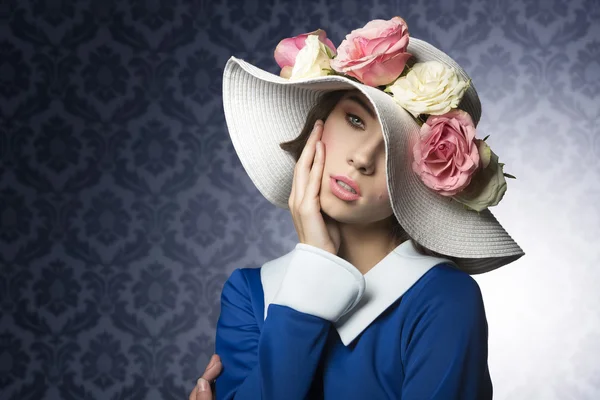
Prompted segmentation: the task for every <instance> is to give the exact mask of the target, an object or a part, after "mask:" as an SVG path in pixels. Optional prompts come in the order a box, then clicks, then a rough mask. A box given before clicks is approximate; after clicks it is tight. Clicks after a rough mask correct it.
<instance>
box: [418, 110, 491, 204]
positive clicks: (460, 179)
mask: <svg viewBox="0 0 600 400" xmlns="http://www.w3.org/2000/svg"><path fill="white" fill-rule="evenodd" d="M420 137H421V139H420V141H418V142H417V143H416V144H415V146H414V147H413V156H414V160H413V163H412V168H413V171H414V172H416V173H417V174H419V176H420V178H421V180H422V181H423V182H424V183H425V185H426V186H427V187H430V188H431V189H434V190H436V191H437V192H438V193H439V194H441V195H443V196H453V195H455V194H456V193H458V192H460V191H461V190H462V189H464V188H465V187H466V186H467V185H468V184H469V183H470V182H471V177H472V175H473V174H474V173H475V172H476V170H477V169H478V168H479V165H480V162H479V161H480V157H479V150H478V148H477V146H478V144H477V142H476V139H475V125H474V124H473V119H472V118H471V116H470V115H469V113H467V112H466V111H463V110H459V109H453V110H451V111H449V112H447V113H446V114H443V115H431V116H429V118H428V119H427V122H426V123H424V124H423V126H421V132H420Z"/></svg>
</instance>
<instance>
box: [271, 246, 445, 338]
mask: <svg viewBox="0 0 600 400" xmlns="http://www.w3.org/2000/svg"><path fill="white" fill-rule="evenodd" d="M293 252H294V250H292V251H290V252H289V253H287V254H285V255H283V256H281V257H279V258H276V259H274V260H271V261H269V262H267V263H265V264H264V265H263V266H262V268H261V269H262V271H261V282H262V286H263V292H264V297H265V309H264V316H265V318H266V315H267V308H268V307H269V304H270V303H271V300H272V299H273V298H274V296H275V294H276V293H277V290H278V289H279V286H280V284H281V281H282V279H283V277H284V275H285V273H286V268H287V266H288V265H289V260H290V257H291V255H292V254H293ZM442 262H449V263H451V264H454V263H453V262H452V261H451V260H449V259H447V258H440V257H432V256H428V255H423V254H421V253H419V252H418V251H417V250H416V249H415V247H414V245H413V242H412V241H411V240H407V241H404V242H402V243H401V244H400V245H398V246H397V247H396V248H395V249H394V250H392V251H391V252H390V253H388V254H387V255H386V256H385V257H384V258H383V259H382V260H381V261H379V262H378V263H377V264H376V265H375V266H374V267H373V268H371V269H370V270H369V271H368V272H367V273H366V274H364V278H365V293H364V295H363V297H362V298H361V300H360V301H359V302H358V304H357V305H356V306H355V307H354V308H353V309H352V310H350V311H349V312H348V313H346V314H345V315H343V316H342V317H341V318H340V319H339V320H337V321H336V322H335V323H334V325H335V327H336V329H337V331H338V333H339V335H340V338H341V339H342V342H343V343H344V345H346V346H347V345H349V344H350V343H351V342H352V341H353V340H354V339H355V338H356V337H357V336H358V335H360V333H361V332H362V331H364V330H365V329H366V328H367V327H368V326H369V325H370V324H371V323H372V322H373V321H374V320H375V319H376V318H377V317H378V316H379V315H380V314H381V313H382V312H383V311H385V310H386V309H387V308H388V307H389V306H390V305H392V303H394V302H395V301H396V300H397V299H398V298H400V297H401V296H402V295H403V294H404V293H405V292H406V291H407V290H408V289H410V287H411V286H412V285H413V284H414V283H415V282H417V281H418V280H419V278H420V277H421V276H423V275H424V274H425V273H426V272H427V271H429V270H430V269H431V268H433V267H434V266H435V265H437V264H439V263H442ZM454 265H455V264H454Z"/></svg>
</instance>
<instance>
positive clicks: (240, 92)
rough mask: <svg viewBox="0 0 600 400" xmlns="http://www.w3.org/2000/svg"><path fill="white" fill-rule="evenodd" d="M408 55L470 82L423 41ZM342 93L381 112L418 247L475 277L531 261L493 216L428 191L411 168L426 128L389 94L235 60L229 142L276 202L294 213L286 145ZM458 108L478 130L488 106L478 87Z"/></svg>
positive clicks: (228, 93)
mask: <svg viewBox="0 0 600 400" xmlns="http://www.w3.org/2000/svg"><path fill="white" fill-rule="evenodd" d="M408 52H409V53H410V54H412V57H414V59H415V60H416V61H417V62H425V61H430V60H435V61H439V62H441V63H443V64H444V65H447V66H450V67H453V68H454V69H455V70H456V71H457V72H458V74H459V76H460V77H461V78H462V79H464V80H465V81H469V80H470V78H469V76H468V75H467V74H466V72H465V71H464V70H463V69H462V68H461V67H460V65H458V64H457V63H456V62H455V61H454V60H453V59H452V58H450V57H449V56H448V55H447V54H445V53H444V52H442V51H441V50H439V49H437V48H436V47H434V46H433V45H431V44H429V43H427V42H425V41H423V40H419V39H417V38H414V37H411V38H410V42H409V44H408ZM341 89H358V90H360V92H362V93H363V94H364V95H365V97H366V98H367V99H368V100H369V101H370V103H371V105H372V107H373V109H374V110H375V113H376V116H377V119H378V120H379V122H380V124H381V129H382V132H383V136H384V141H385V151H386V168H387V189H388V193H389V196H390V199H391V206H392V209H393V212H394V215H395V216H396V218H397V220H398V222H399V223H400V225H402V227H403V228H404V229H405V230H406V232H407V233H408V234H409V235H410V236H411V237H412V238H413V239H414V240H415V241H417V242H418V243H420V244H422V245H423V246H425V247H426V248H429V249H431V250H433V251H435V252H438V253H440V254H442V255H448V256H452V257H455V258H456V259H457V260H458V262H457V264H458V267H459V268H460V269H462V270H463V271H465V272H468V273H470V274H479V273H483V272H487V271H491V270H493V269H496V268H499V267H501V266H503V265H506V264H508V263H510V262H513V261H515V260H517V259H518V258H520V257H521V256H523V255H524V254H525V253H524V252H523V250H522V249H521V247H520V246H519V245H518V244H517V243H516V242H515V241H514V240H513V239H512V238H511V236H510V235H509V234H508V233H507V232H506V230H505V229H504V228H503V227H502V225H501V224H500V223H499V222H498V221H497V219H496V218H495V216H494V215H493V214H492V212H491V211H490V210H489V209H487V208H486V209H484V210H482V211H481V212H475V211H473V210H468V209H466V208H465V207H463V205H462V204H460V203H458V202H456V201H452V199H450V198H449V197H446V196H442V195H440V194H439V193H436V192H435V191H432V190H431V189H430V188H429V187H427V186H425V184H424V183H423V182H422V181H421V179H420V178H419V176H418V175H417V174H415V172H414V171H413V169H412V168H411V163H412V160H413V155H412V148H413V145H414V143H416V141H417V140H419V132H420V125H419V124H418V123H417V121H416V120H415V118H414V117H413V116H412V115H411V114H410V113H409V112H408V111H406V110H405V109H403V108H402V107H400V106H399V105H398V104H397V103H396V102H395V101H394V100H393V99H392V97H391V96H390V95H389V94H388V93H385V92H384V91H383V90H381V89H379V88H377V87H374V86H368V85H365V84H363V83H360V82H357V81H355V80H352V79H349V78H347V77H345V76H341V75H329V76H318V77H313V78H305V79H299V80H289V79H286V78H282V77H280V76H278V75H274V74H272V73H270V72H268V71H265V70H263V69H260V68H258V67H256V66H254V65H252V64H250V63H248V62H246V61H244V60H242V59H239V58H236V57H231V58H230V59H229V60H228V61H227V63H226V65H225V68H224V74H223V107H224V112H225V118H226V122H227V127H228V129H229V135H230V136H231V140H232V142H233V146H234V148H235V151H236V152H237V154H238V157H239V159H240V161H241V163H242V166H243V167H244V169H245V170H246V172H247V173H248V175H249V177H250V179H251V180H252V182H253V183H254V185H255V186H256V187H257V189H258V190H259V191H260V193H261V194H262V195H263V196H264V197H265V198H266V199H267V200H268V201H269V202H271V203H272V204H274V205H275V206H277V207H280V208H284V209H289V208H288V198H289V196H290V193H291V189H292V181H293V173H294V166H295V163H296V161H295V159H294V158H293V157H292V155H291V154H288V153H287V152H286V151H284V150H283V149H281V147H280V146H279V144H280V143H282V142H287V141H290V140H292V139H295V138H296V137H297V136H298V135H299V133H300V132H301V131H302V129H303V127H304V125H305V122H306V119H307V115H308V113H309V111H310V109H311V108H312V107H313V105H314V104H315V103H316V101H317V99H318V98H319V96H320V95H322V94H323V93H325V92H329V91H333V90H341ZM458 108H460V109H462V110H464V111H466V112H468V113H469V114H470V116H471V117H472V119H473V121H474V123H475V124H477V123H478V122H479V119H480V116H481V104H480V101H479V98H478V96H477V92H476V91H475V87H474V86H473V85H472V84H471V85H469V87H468V88H467V89H466V92H465V93H464V96H463V97H462V99H461V101H460V104H459V106H458Z"/></svg>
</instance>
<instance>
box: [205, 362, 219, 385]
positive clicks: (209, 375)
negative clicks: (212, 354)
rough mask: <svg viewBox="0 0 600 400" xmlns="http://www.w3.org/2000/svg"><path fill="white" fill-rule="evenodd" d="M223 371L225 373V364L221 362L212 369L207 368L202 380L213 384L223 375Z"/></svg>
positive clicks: (216, 363)
mask: <svg viewBox="0 0 600 400" xmlns="http://www.w3.org/2000/svg"><path fill="white" fill-rule="evenodd" d="M221 371H223V364H222V363H221V361H217V362H215V364H214V365H213V366H212V367H210V368H207V369H206V371H204V374H203V375H202V378H204V379H206V380H207V381H209V382H212V381H214V380H215V379H217V376H219V375H220V374H221Z"/></svg>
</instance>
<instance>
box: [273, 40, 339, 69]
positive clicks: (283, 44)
mask: <svg viewBox="0 0 600 400" xmlns="http://www.w3.org/2000/svg"><path fill="white" fill-rule="evenodd" d="M308 35H317V36H319V41H321V42H323V44H325V45H326V46H327V47H328V48H329V50H331V53H332V54H331V57H333V56H335V55H336V54H337V53H336V50H335V46H334V44H333V42H332V41H331V40H329V39H328V38H327V32H325V31H324V30H323V29H317V30H316V31H312V32H308V33H303V34H301V35H298V36H294V37H291V38H286V39H283V40H281V41H280V42H279V44H278V45H277V47H276V48H275V53H274V56H275V61H276V62H277V64H279V66H280V67H281V68H282V69H281V72H280V73H279V75H280V76H281V77H282V78H286V79H289V77H290V76H291V75H292V69H293V68H294V64H295V63H296V56H297V55H298V53H299V52H300V50H302V48H304V46H305V41H306V38H307V37H308Z"/></svg>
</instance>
